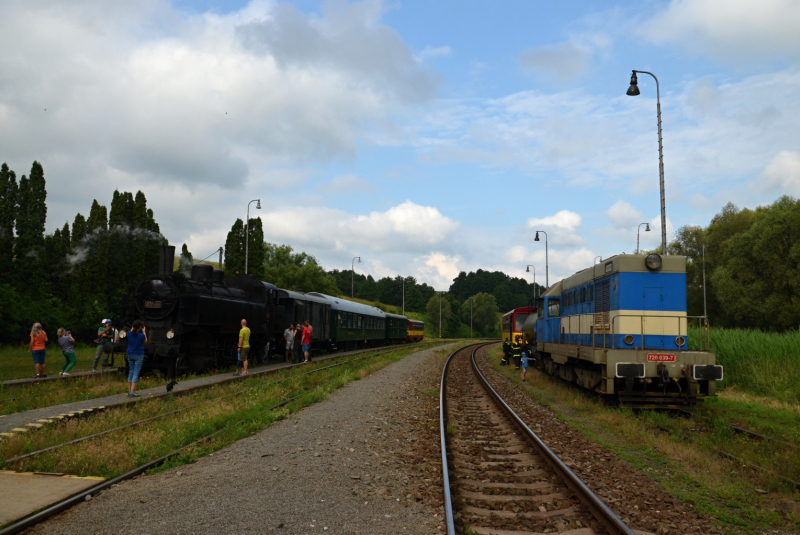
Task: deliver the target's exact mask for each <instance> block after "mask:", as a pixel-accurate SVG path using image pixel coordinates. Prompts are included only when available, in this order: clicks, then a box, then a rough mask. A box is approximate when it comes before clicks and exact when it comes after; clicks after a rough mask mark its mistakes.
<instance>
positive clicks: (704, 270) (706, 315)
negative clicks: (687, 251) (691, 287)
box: [702, 243, 708, 318]
mask: <svg viewBox="0 0 800 535" xmlns="http://www.w3.org/2000/svg"><path fill="white" fill-rule="evenodd" d="M702 248H703V317H705V318H708V308H706V244H705V243H704V244H703V245H702Z"/></svg>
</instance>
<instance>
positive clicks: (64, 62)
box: [0, 0, 438, 188]
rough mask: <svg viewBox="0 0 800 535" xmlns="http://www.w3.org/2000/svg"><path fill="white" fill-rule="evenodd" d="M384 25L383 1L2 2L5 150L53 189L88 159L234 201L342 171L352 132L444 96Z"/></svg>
mask: <svg viewBox="0 0 800 535" xmlns="http://www.w3.org/2000/svg"><path fill="white" fill-rule="evenodd" d="M382 13H383V6H382V3H381V2H380V1H377V0H367V1H364V2H359V3H355V4H345V3H342V2H329V3H326V4H325V7H324V9H323V15H322V16H317V15H314V16H309V15H305V14H303V13H301V12H300V11H298V10H296V9H295V8H294V7H292V6H290V5H288V4H273V3H271V2H259V1H256V2H253V3H251V4H249V5H248V6H247V7H246V8H244V9H242V10H241V11H237V12H233V13H231V14H229V15H224V16H219V15H214V14H205V15H197V16H190V15H186V14H184V13H181V12H179V11H178V10H177V9H175V8H173V7H172V6H171V5H170V3H169V2H168V1H167V0H148V1H146V2H137V3H134V4H129V3H125V2H122V3H114V2H112V3H109V2H103V1H102V0H76V1H74V2H57V1H50V2H48V1H42V2H3V3H1V4H0V35H3V39H2V40H1V41H0V119H1V120H2V124H3V128H0V146H2V147H3V149H4V152H6V154H13V155H15V156H16V157H17V158H19V159H20V160H21V161H23V162H26V163H29V162H30V161H32V160H33V159H37V160H39V161H41V162H42V163H43V165H45V169H46V170H49V171H52V170H53V169H54V168H56V167H57V168H58V170H59V171H61V172H60V173H58V174H57V175H56V174H54V173H52V172H51V173H49V174H50V176H51V177H54V176H58V177H59V180H60V182H59V183H58V185H59V186H62V187H66V184H67V183H69V182H70V181H72V180H73V179H74V180H81V179H86V178H87V177H86V175H85V174H83V173H82V171H84V170H86V168H87V167H88V166H87V163H86V162H92V163H91V166H92V167H93V168H95V169H99V170H106V169H108V168H111V169H114V170H116V171H119V172H121V173H125V174H128V175H131V176H137V177H139V178H140V179H143V180H148V181H149V182H150V183H161V182H164V181H179V182H183V183H185V184H190V185H192V186H196V185H198V184H215V185H219V186H222V187H225V188H238V187H240V186H242V185H243V184H244V183H245V182H247V181H248V180H250V179H251V178H252V177H255V176H258V175H260V174H262V173H268V172H269V170H270V169H273V168H275V167H281V166H285V165H291V166H301V167H302V166H306V165H313V164H318V163H319V162H329V161H331V160H335V159H352V158H353V157H355V155H356V153H357V150H358V141H359V136H360V135H361V132H363V131H365V129H369V130H372V131H376V130H377V131H380V130H382V129H385V128H389V129H391V124H390V123H391V120H390V119H389V117H390V115H391V114H394V113H396V112H397V111H398V110H400V109H402V108H403V107H406V106H413V105H416V104H418V103H422V102H426V101H427V100H429V99H430V98H431V97H432V96H433V95H434V94H435V92H436V89H437V86H438V79H437V77H436V76H435V75H434V74H432V73H431V72H429V71H428V70H426V69H425V68H423V67H422V66H421V65H420V64H419V63H418V62H417V61H416V60H415V58H414V54H413V52H412V51H411V49H410V48H409V47H408V46H407V45H406V43H405V42H404V41H403V40H402V39H401V37H400V36H399V35H398V34H397V33H396V32H395V31H394V30H393V29H391V28H389V27H388V26H386V25H383V24H381V22H380V16H381V14H382ZM45 109H46V111H45ZM59 164H63V165H59ZM81 167H82V168H83V169H81ZM90 178H91V179H92V180H93V181H95V182H97V181H98V180H101V179H102V178H104V176H103V175H97V174H95V175H92V176H91V177H90ZM48 185H50V184H48ZM54 185H56V184H54Z"/></svg>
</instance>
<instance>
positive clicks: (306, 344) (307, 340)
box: [303, 321, 314, 362]
mask: <svg viewBox="0 0 800 535" xmlns="http://www.w3.org/2000/svg"><path fill="white" fill-rule="evenodd" d="M313 332H314V330H313V329H312V328H311V324H310V323H309V322H307V321H306V326H305V328H304V329H303V356H304V357H305V361H306V362H308V352H309V350H310V349H311V334H312V333H313Z"/></svg>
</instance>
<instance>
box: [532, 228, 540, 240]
mask: <svg viewBox="0 0 800 535" xmlns="http://www.w3.org/2000/svg"><path fill="white" fill-rule="evenodd" d="M533 241H539V231H538V230H537V231H536V237H535V238H534V239H533Z"/></svg>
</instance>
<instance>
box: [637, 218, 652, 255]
mask: <svg viewBox="0 0 800 535" xmlns="http://www.w3.org/2000/svg"><path fill="white" fill-rule="evenodd" d="M642 225H647V227H645V229H644V231H645V232H650V223H639V228H637V229H636V254H639V231H640V230H642Z"/></svg>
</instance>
